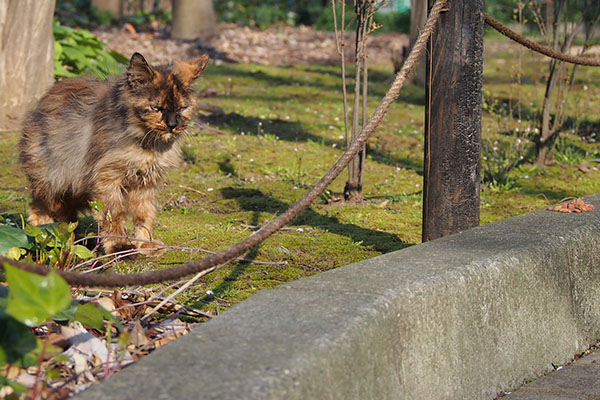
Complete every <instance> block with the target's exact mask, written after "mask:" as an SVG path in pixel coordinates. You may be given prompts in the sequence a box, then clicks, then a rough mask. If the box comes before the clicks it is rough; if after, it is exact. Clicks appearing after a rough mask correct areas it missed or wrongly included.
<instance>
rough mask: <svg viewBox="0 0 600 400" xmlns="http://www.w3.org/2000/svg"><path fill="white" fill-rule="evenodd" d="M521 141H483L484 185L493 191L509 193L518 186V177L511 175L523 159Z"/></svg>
mask: <svg viewBox="0 0 600 400" xmlns="http://www.w3.org/2000/svg"><path fill="white" fill-rule="evenodd" d="M519 144H520V141H518V140H517V141H512V140H511V141H509V142H508V143H506V142H499V141H497V140H496V141H492V140H489V139H487V140H483V143H482V147H481V149H482V159H483V162H482V168H481V169H482V178H483V184H484V185H487V187H489V188H490V189H492V190H495V191H500V192H507V191H510V190H512V189H514V188H516V186H517V181H518V177H515V176H514V175H511V174H510V172H511V171H512V170H514V169H515V168H516V167H517V166H518V165H519V163H520V162H521V161H522V159H523V155H522V149H521V148H520V146H519Z"/></svg>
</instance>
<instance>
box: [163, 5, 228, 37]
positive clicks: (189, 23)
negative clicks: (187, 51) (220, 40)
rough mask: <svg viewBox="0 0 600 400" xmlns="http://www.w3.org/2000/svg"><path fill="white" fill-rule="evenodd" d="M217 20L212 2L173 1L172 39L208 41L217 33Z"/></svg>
mask: <svg viewBox="0 0 600 400" xmlns="http://www.w3.org/2000/svg"><path fill="white" fill-rule="evenodd" d="M216 30H217V19H216V17H215V11H214V9H213V2H212V0H173V22H172V30H171V37H173V38H175V39H198V38H200V39H206V38H208V37H210V36H212V35H214V34H215V33H216Z"/></svg>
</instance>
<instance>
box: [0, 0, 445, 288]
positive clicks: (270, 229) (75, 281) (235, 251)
mask: <svg viewBox="0 0 600 400" xmlns="http://www.w3.org/2000/svg"><path fill="white" fill-rule="evenodd" d="M446 1H447V0H438V1H437V2H436V3H435V5H434V6H433V8H432V9H431V12H430V14H429V18H428V19H427V22H426V23H425V27H424V28H423V31H422V32H421V34H420V35H419V37H418V39H417V41H416V43H415V45H414V47H413V49H412V50H411V52H410V54H409V55H408V58H407V59H406V62H405V63H404V65H403V66H402V69H401V70H400V71H399V72H398V74H397V75H396V78H395V79H394V82H393V83H392V85H391V87H390V88H389V89H388V91H387V93H386V94H385V96H384V97H383V99H382V100H381V103H380V104H379V106H378V107H377V109H376V110H375V112H374V113H373V115H372V116H371V118H369V120H368V121H367V123H366V124H365V126H363V128H362V130H361V132H360V135H359V136H358V137H357V138H356V140H355V141H354V142H352V144H351V145H350V147H348V149H347V150H346V152H345V153H344V154H343V155H342V156H341V157H340V158H339V160H338V161H337V162H336V163H335V164H334V165H333V167H331V169H330V170H329V171H328V172H327V174H325V176H323V177H322V178H321V180H320V181H319V182H317V184H316V185H315V186H314V187H313V188H312V189H311V190H310V191H309V192H308V193H306V194H305V195H304V196H303V197H302V198H301V199H300V200H298V201H297V202H296V203H295V204H294V205H292V206H291V207H290V208H289V209H288V210H287V211H286V212H284V213H283V214H281V215H280V216H279V217H278V218H276V219H274V220H273V221H271V222H269V223H268V224H267V225H265V226H263V227H262V228H261V229H259V230H258V231H256V232H255V233H253V234H252V235H250V236H249V237H248V238H246V239H244V240H243V241H241V242H239V243H237V244H235V245H233V246H231V247H229V248H227V249H226V250H223V251H221V252H219V253H216V254H213V255H211V256H208V257H205V258H203V259H201V260H198V261H192V262H190V263H187V264H184V265H180V266H177V267H173V268H168V269H163V270H159V271H149V272H144V273H139V274H104V275H98V274H81V273H76V272H70V271H58V270H56V272H57V273H58V274H59V275H60V276H62V277H63V278H64V279H65V280H66V281H67V282H68V283H69V284H71V285H81V286H102V287H118V286H130V285H148V284H151V283H159V282H165V281H171V280H176V279H181V278H182V277H185V276H187V275H191V274H197V273H199V272H202V271H206V270H209V269H211V268H213V269H214V268H216V266H221V265H224V264H225V263H228V262H229V261H231V260H233V259H235V258H237V257H239V256H241V255H242V254H244V253H245V252H246V251H248V250H250V249H251V248H252V247H254V246H256V245H258V244H260V243H261V242H262V241H264V240H265V239H267V238H268V237H269V236H271V235H272V234H274V233H275V232H277V231H278V230H279V229H281V228H282V227H283V226H284V225H286V224H288V223H289V222H291V221H292V220H293V219H295V218H296V217H297V216H298V215H300V213H302V212H303V211H304V210H305V209H306V208H307V207H308V206H310V204H311V203H312V202H313V201H314V200H315V199H316V198H317V197H318V196H319V195H320V194H321V193H323V191H324V190H325V189H326V188H327V186H329V185H330V184H331V182H333V181H334V180H335V178H337V176H338V175H339V174H340V173H341V172H342V171H343V170H344V168H346V166H347V165H348V163H349V162H350V161H351V160H352V159H353V158H354V157H355V156H356V154H357V153H358V152H359V151H360V150H361V149H362V147H363V145H364V144H365V143H366V141H367V139H368V138H369V135H371V134H372V133H373V132H374V131H375V129H376V128H377V126H378V125H379V123H380V122H381V120H382V119H383V117H384V116H385V114H386V113H387V111H388V109H389V108H390V105H391V104H392V103H393V102H394V100H395V99H396V97H398V94H399V93H400V89H401V88H402V85H403V84H404V83H405V82H406V80H407V78H408V76H409V74H410V72H411V71H412V70H413V68H414V66H415V65H416V63H417V62H418V60H419V58H420V56H421V54H422V53H423V51H424V50H425V47H426V45H427V40H428V38H429V36H430V35H431V34H432V32H433V30H434V29H435V24H436V23H437V21H438V19H439V16H440V12H441V11H442V9H443V7H444V6H445V5H446ZM2 263H7V264H11V265H14V266H16V267H18V268H21V269H23V270H26V271H30V272H34V273H37V274H41V275H45V274H47V273H49V272H50V269H49V268H46V267H43V266H41V265H33V264H28V263H24V262H21V261H14V260H10V259H8V258H6V257H0V265H2Z"/></svg>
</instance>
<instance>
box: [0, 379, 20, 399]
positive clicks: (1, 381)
mask: <svg viewBox="0 0 600 400" xmlns="http://www.w3.org/2000/svg"><path fill="white" fill-rule="evenodd" d="M2 386H10V387H11V388H13V390H14V394H15V395H17V396H20V395H22V394H23V393H25V392H26V391H27V388H26V387H25V386H23V385H21V384H20V383H19V382H15V381H13V380H10V379H7V378H6V377H4V376H2V375H0V388H1V387H2Z"/></svg>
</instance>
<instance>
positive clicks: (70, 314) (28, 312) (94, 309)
mask: <svg viewBox="0 0 600 400" xmlns="http://www.w3.org/2000/svg"><path fill="white" fill-rule="evenodd" d="M2 281H4V282H6V284H7V287H6V288H5V290H3V291H2V292H0V370H4V368H3V367H4V365H5V364H11V365H14V366H17V367H19V368H30V367H36V366H37V373H36V384H35V385H34V387H33V389H32V393H30V398H33V399H36V398H38V390H39V381H40V380H41V379H42V376H41V363H42V362H43V361H44V360H48V359H50V358H53V357H57V356H58V355H59V354H60V353H62V349H60V348H58V347H56V346H54V345H52V344H50V343H49V341H48V340H40V339H39V338H38V337H37V336H36V335H35V334H34V332H35V331H36V330H39V329H41V330H42V331H43V330H44V328H43V327H44V326H45V325H46V324H47V323H48V322H49V321H55V322H56V323H59V324H65V325H66V324H70V323H72V322H73V321H79V322H81V324H83V325H86V326H90V327H93V328H94V329H97V330H99V331H101V332H104V333H105V334H106V335H107V336H108V338H109V339H110V333H111V327H112V325H113V324H115V325H116V326H118V327H120V328H122V327H121V326H120V323H119V322H118V320H116V319H115V318H114V317H113V316H112V315H111V314H110V313H109V312H108V311H106V310H105V309H103V308H102V307H100V306H97V305H95V304H92V303H84V304H79V303H78V302H77V301H73V300H71V289H70V288H69V285H68V284H67V282H65V281H64V279H62V278H61V277H60V276H59V275H58V274H57V273H56V272H54V271H52V272H50V273H49V274H48V275H46V276H41V275H37V274H33V273H30V272H27V271H23V270H21V269H19V268H16V267H13V266H11V265H9V264H6V263H5V264H4V279H2ZM0 287H2V286H0ZM47 372H48V371H47ZM6 386H8V387H9V388H10V389H6V388H5V387H6ZM0 389H2V390H3V391H4V392H5V393H9V394H11V395H14V396H20V395H22V394H24V393H25V392H26V391H27V388H26V387H25V386H23V385H21V384H20V383H18V382H15V381H13V380H11V379H8V378H6V377H5V376H3V375H0ZM28 398H29V397H28Z"/></svg>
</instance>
